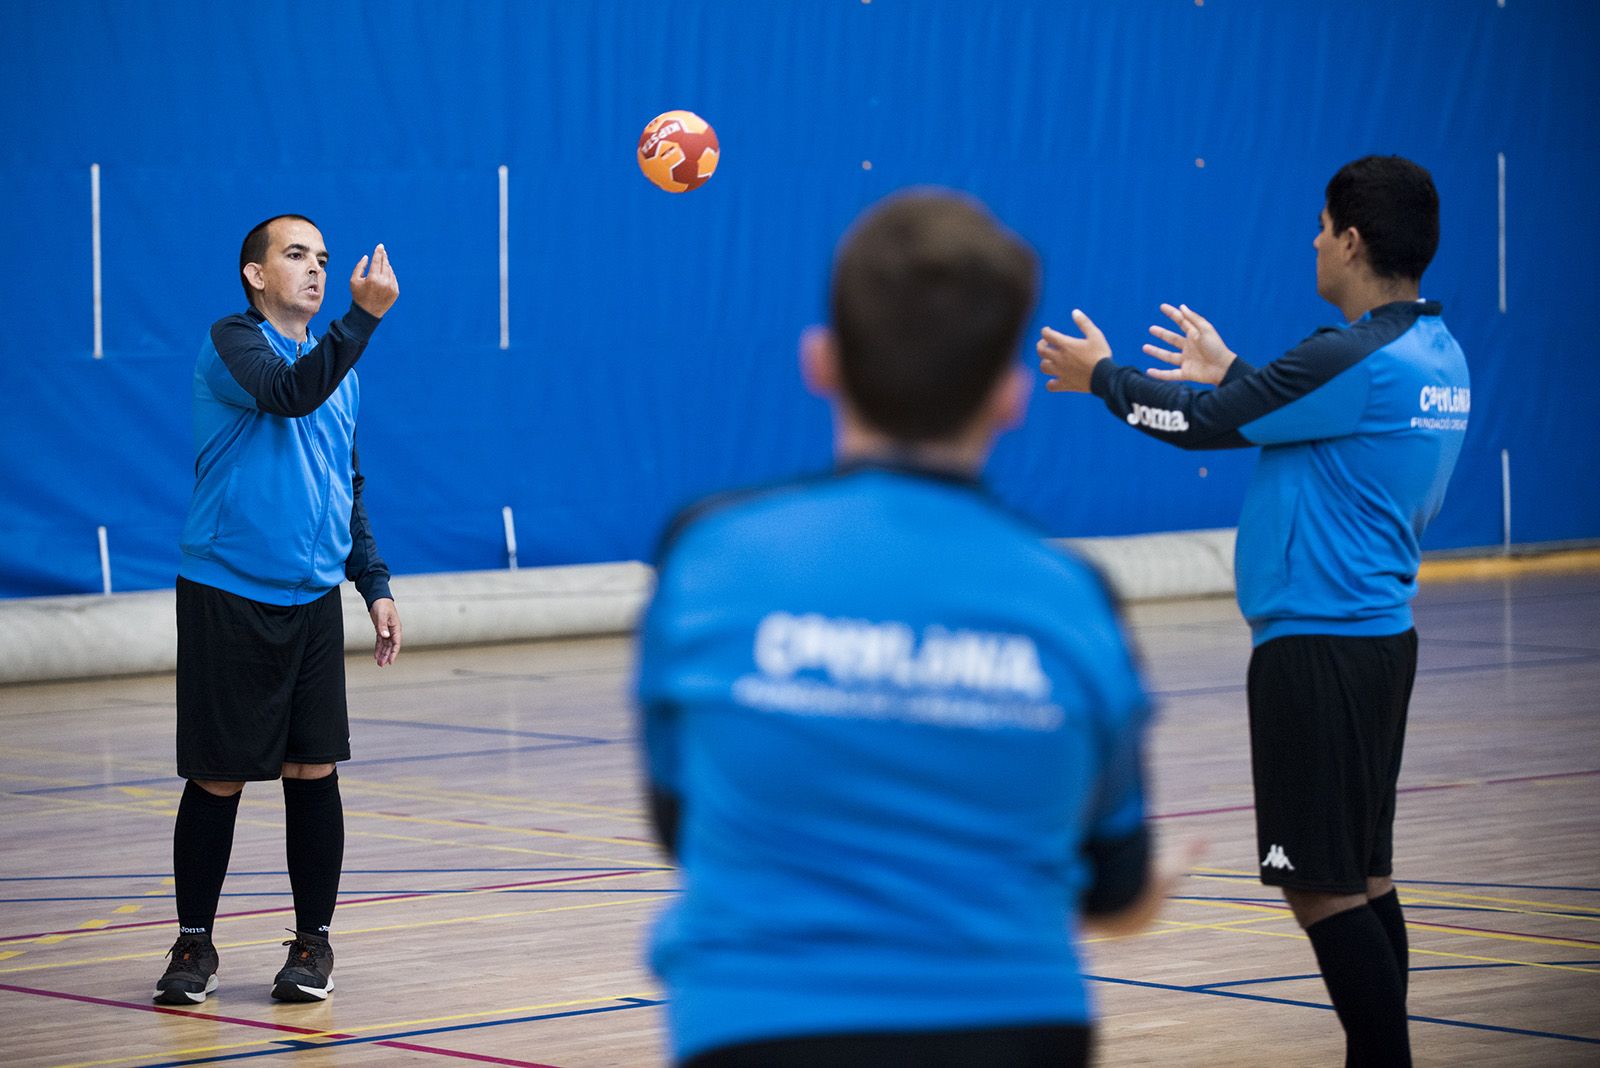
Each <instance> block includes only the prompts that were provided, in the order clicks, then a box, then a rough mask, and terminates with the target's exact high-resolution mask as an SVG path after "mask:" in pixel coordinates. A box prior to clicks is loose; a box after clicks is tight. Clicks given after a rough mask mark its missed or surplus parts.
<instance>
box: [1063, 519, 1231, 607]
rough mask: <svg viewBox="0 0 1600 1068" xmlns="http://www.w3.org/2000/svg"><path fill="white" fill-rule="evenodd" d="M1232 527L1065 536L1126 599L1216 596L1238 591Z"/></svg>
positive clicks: (1150, 599)
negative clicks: (1234, 572)
mask: <svg viewBox="0 0 1600 1068" xmlns="http://www.w3.org/2000/svg"><path fill="white" fill-rule="evenodd" d="M1235 533H1236V532H1235V531H1234V530H1233V528H1231V527H1230V528H1227V529H1224V530H1185V531H1178V532H1176V533H1171V534H1135V535H1130V536H1127V537H1120V538H1063V539H1061V541H1060V542H1059V543H1058V544H1061V545H1064V546H1066V547H1067V548H1069V549H1072V550H1073V551H1075V552H1076V553H1078V555H1080V556H1082V557H1083V558H1084V559H1086V560H1088V561H1089V562H1090V563H1092V564H1094V565H1095V566H1096V567H1098V568H1099V569H1100V571H1101V572H1102V573H1103V574H1104V575H1105V576H1106V579H1107V581H1109V582H1110V583H1111V586H1112V588H1113V589H1115V590H1116V591H1117V594H1118V596H1120V597H1121V598H1122V599H1123V600H1124V601H1160V600H1167V599H1169V598H1177V597H1215V596H1219V595H1222V594H1232V593H1233V539H1234V534H1235Z"/></svg>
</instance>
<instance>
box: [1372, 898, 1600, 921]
mask: <svg viewBox="0 0 1600 1068" xmlns="http://www.w3.org/2000/svg"><path fill="white" fill-rule="evenodd" d="M1400 903H1401V904H1403V905H1405V906H1406V907H1407V908H1410V907H1411V906H1414V905H1415V906H1419V907H1426V906H1428V905H1440V906H1443V907H1445V908H1459V907H1461V906H1460V905H1459V904H1458V903H1457V902H1456V901H1453V900H1450V899H1445V900H1435V899H1434V897H1433V895H1422V896H1418V897H1412V896H1410V895H1405V896H1402V897H1401V899H1400ZM1561 907H1562V906H1560V905H1549V906H1546V908H1561ZM1474 911H1477V912H1490V913H1495V914H1497V915H1500V916H1542V917H1544V918H1545V919H1551V920H1573V921H1576V922H1578V923H1600V916H1574V915H1572V914H1571V913H1567V912H1546V911H1543V910H1542V909H1516V908H1510V907H1508V906H1505V905H1476V906H1474ZM1419 922H1425V921H1419Z"/></svg>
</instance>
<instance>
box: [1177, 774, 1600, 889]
mask: <svg viewBox="0 0 1600 1068" xmlns="http://www.w3.org/2000/svg"><path fill="white" fill-rule="evenodd" d="M1589 775H1600V768H1585V769H1583V770H1582V771H1552V772H1546V773H1544V774H1540V775H1515V776H1510V777H1506V778H1498V779H1463V780H1461V781H1460V782H1442V783H1423V784H1421V785H1418V786H1402V787H1400V788H1399V789H1398V790H1396V791H1395V792H1396V793H1397V794H1420V793H1431V792H1434V791H1437V790H1460V789H1462V788H1463V787H1468V786H1504V785H1506V784H1509V783H1524V782H1544V781H1546V780H1550V779H1574V778H1582V777H1584V776H1589ZM1255 807H1256V806H1255V805H1254V804H1249V805H1224V806H1222V807H1220V808H1197V809H1191V810H1188V811H1184V812H1157V813H1154V814H1152V815H1151V816H1150V817H1149V818H1150V819H1153V820H1176V819H1183V818H1185V817H1188V816H1215V815H1219V814H1221V813H1225V812H1252V811H1254V810H1255ZM1233 874H1247V873H1243V872H1238V873H1233Z"/></svg>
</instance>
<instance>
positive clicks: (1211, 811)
mask: <svg viewBox="0 0 1600 1068" xmlns="http://www.w3.org/2000/svg"><path fill="white" fill-rule="evenodd" d="M1584 775H1600V768H1590V769H1588V770H1586V771H1552V772H1548V773H1546V774H1544V775H1518V776H1515V777H1513V778H1507V779H1475V780H1473V781H1472V782H1444V783H1439V784H1438V785H1436V786H1402V787H1401V788H1400V789H1398V790H1396V791H1395V792H1396V793H1400V794H1421V793H1428V792H1430V791H1433V790H1459V789H1461V788H1462V787H1465V786H1502V785H1504V784H1506V783H1515V782H1542V781H1543V780H1546V779H1571V778H1575V777H1579V776H1584ZM1253 808H1255V805H1226V806H1224V807H1222V808H1196V809H1190V810H1189V811H1187V812H1158V813H1156V814H1155V815H1153V816H1151V817H1150V818H1151V819H1153V820H1178V819H1183V818H1184V817H1185V816H1215V815H1218V814H1219V813H1223V812H1249V811H1250V810H1251V809H1253ZM3 941H5V940H4V939H0V942H3Z"/></svg>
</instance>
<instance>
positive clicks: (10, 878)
mask: <svg viewBox="0 0 1600 1068" xmlns="http://www.w3.org/2000/svg"><path fill="white" fill-rule="evenodd" d="M342 870H343V872H344V874H346V875H456V874H460V875H468V874H475V873H478V872H513V873H515V872H525V871H677V870H678V869H676V868H673V867H670V866H668V865H665V864H641V865H638V866H636V867H632V868H630V867H628V866H627V865H625V864H606V865H603V866H601V867H598V868H574V867H558V868H344V869H342ZM288 874H289V873H288V872H287V871H286V870H284V869H282V868H278V869H276V870H274V871H230V872H229V873H228V878H230V879H237V878H239V877H240V876H244V875H288ZM170 878H172V873H171V872H170V871H125V872H116V873H114V874H111V875H0V883H46V882H55V881H57V880H65V879H170Z"/></svg>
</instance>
